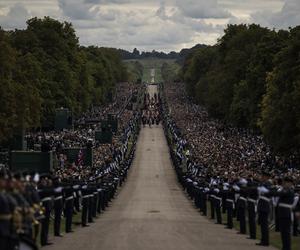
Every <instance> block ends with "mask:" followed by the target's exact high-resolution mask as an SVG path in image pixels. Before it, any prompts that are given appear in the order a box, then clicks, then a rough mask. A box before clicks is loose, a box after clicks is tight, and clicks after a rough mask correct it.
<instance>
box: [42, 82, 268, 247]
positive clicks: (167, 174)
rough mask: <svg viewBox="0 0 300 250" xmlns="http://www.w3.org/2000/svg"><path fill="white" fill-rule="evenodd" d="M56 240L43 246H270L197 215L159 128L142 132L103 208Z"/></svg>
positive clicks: (153, 88) (144, 129) (151, 87)
mask: <svg viewBox="0 0 300 250" xmlns="http://www.w3.org/2000/svg"><path fill="white" fill-rule="evenodd" d="M149 88H150V92H152V93H153V91H155V90H156V86H149ZM54 243H55V244H54V245H52V246H48V247H45V248H43V249H45V250H48V249H49V250H52V249H53V250H54V249H55V250H82V249H83V250H102V249H103V250H110V249H112V250H118V249H128V250H148V249H149V250H150V249H151V250H154V249H157V250H158V249H159V250H177V249H178V250H179V249H182V250H199V249H200V250H219V249H220V250H235V249H238V250H248V249H249V250H250V249H251V250H255V249H272V248H265V247H264V248H261V247H258V246H255V241H253V240H247V239H246V236H245V235H244V236H241V235H237V234H236V231H235V230H227V229H224V226H222V225H215V224H214V223H213V222H212V221H209V220H208V219H207V218H205V217H203V216H201V215H200V213H199V212H198V211H197V210H196V209H195V207H194V206H193V204H192V202H191V201H189V200H188V199H187V198H186V196H185V194H184V192H183V191H182V189H181V187H180V186H179V185H178V183H177V180H176V176H175V173H174V170H173V168H172V166H171V162H170V158H169V151H168V148H167V144H166V139H165V137H164V133H163V129H162V127H161V126H154V127H152V128H148V127H146V128H143V129H142V130H141V133H140V137H139V140H138V144H137V151H136V157H135V160H134V163H133V166H132V169H131V172H130V174H129V178H128V180H127V182H126V184H125V185H124V186H123V188H122V189H121V190H120V191H119V194H118V196H117V197H116V199H115V200H114V201H113V202H112V204H111V205H110V207H109V208H108V209H107V211H106V212H105V213H104V214H101V216H100V218H99V219H98V220H97V221H96V223H93V224H91V226H90V227H88V228H76V232H74V233H72V234H67V235H65V237H63V238H59V239H57V238H55V242H54Z"/></svg>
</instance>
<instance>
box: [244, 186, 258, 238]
mask: <svg viewBox="0 0 300 250" xmlns="http://www.w3.org/2000/svg"><path fill="white" fill-rule="evenodd" d="M257 185H258V184H257V183H255V182H254V181H251V182H248V198H247V208H248V223H249V234H250V237H249V238H250V239H253V240H255V239H256V210H257V197H258V196H257Z"/></svg>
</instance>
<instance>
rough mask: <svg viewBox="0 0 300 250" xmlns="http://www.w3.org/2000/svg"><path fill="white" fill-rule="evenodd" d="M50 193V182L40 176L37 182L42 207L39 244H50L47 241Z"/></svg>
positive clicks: (50, 206) (45, 177)
mask: <svg viewBox="0 0 300 250" xmlns="http://www.w3.org/2000/svg"><path fill="white" fill-rule="evenodd" d="M52 195H53V187H52V183H51V182H50V180H49V179H48V177H47V176H43V177H42V178H41V183H40V184H39V196H40V198H41V203H42V206H43V208H44V218H43V219H42V223H41V224H42V228H41V245H42V246H46V245H52V243H50V242H49V241H48V233H49V223H50V214H51V210H52Z"/></svg>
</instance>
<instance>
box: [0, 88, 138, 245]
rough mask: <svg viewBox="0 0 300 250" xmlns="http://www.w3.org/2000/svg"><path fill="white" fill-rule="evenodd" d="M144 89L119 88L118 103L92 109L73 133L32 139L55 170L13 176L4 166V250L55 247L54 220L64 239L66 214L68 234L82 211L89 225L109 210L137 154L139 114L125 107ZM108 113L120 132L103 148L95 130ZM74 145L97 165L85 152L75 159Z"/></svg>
mask: <svg viewBox="0 0 300 250" xmlns="http://www.w3.org/2000/svg"><path fill="white" fill-rule="evenodd" d="M139 91H143V89H142V87H141V86H140V87H136V86H133V85H129V84H128V83H122V84H119V85H118V88H117V92H116V97H115V100H114V102H113V103H111V104H108V105H106V106H104V107H99V108H93V109H91V110H90V111H88V112H87V113H86V114H84V115H83V116H82V117H81V118H80V119H78V120H77V124H79V125H78V126H76V127H75V128H74V129H71V130H63V131H50V132H43V133H42V132H38V133H30V134H28V135H27V142H28V149H29V150H33V149H34V148H36V147H37V145H39V147H38V148H40V149H42V150H43V151H53V152H55V154H54V156H55V159H56V162H57V164H56V166H55V168H54V171H53V172H50V173H47V174H42V175H40V174H39V173H34V172H23V173H11V172H10V171H9V170H7V168H5V167H4V166H2V168H1V175H0V246H1V249H3V250H11V249H19V248H21V247H20V246H21V245H28V246H29V247H30V248H31V249H35V248H36V245H37V244H36V243H38V244H40V245H42V246H44V245H48V244H51V242H49V237H48V236H49V234H50V233H49V232H50V231H49V229H50V222H51V221H52V220H53V223H52V224H53V234H54V236H56V237H61V236H62V234H61V228H62V227H61V224H62V223H63V221H62V215H63V216H64V218H65V219H64V223H65V232H66V233H70V232H73V224H74V221H73V220H74V216H75V215H76V214H78V213H79V212H80V215H81V216H80V224H81V225H82V226H83V227H85V226H88V223H90V222H93V220H94V219H95V218H96V217H97V216H98V215H99V214H100V213H102V212H103V211H104V210H105V208H106V207H107V206H108V203H109V201H111V199H112V198H113V197H114V195H115V193H116V191H117V188H118V186H120V185H122V183H123V182H124V180H125V179H126V177H127V172H128V170H129V168H130V166H131V162H132V159H133V156H134V151H135V142H136V138H137V134H138V131H139V121H140V113H139V112H138V111H134V110H128V109H126V107H127V105H128V103H129V102H130V100H131V98H132V95H133V94H137V93H138V92H139ZM108 114H114V115H115V117H117V119H118V121H119V123H118V129H117V131H115V132H114V133H113V139H112V143H105V144H102V143H100V142H99V141H97V140H96V139H95V131H97V130H98V129H100V128H101V121H102V120H103V119H107V115H108ZM91 120H93V121H94V122H93V123H92V124H91ZM86 123H87V124H86ZM69 147H79V148H85V147H88V148H91V149H92V151H93V164H92V165H86V164H84V161H83V158H84V157H85V156H84V155H83V151H81V150H80V151H79V153H78V157H77V158H78V159H77V160H75V161H70V160H69V159H68V158H67V155H66V154H65V152H64V150H65V149H66V148H69ZM38 237H39V238H38Z"/></svg>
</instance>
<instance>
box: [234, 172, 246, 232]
mask: <svg viewBox="0 0 300 250" xmlns="http://www.w3.org/2000/svg"><path fill="white" fill-rule="evenodd" d="M247 183H248V182H247V180H245V179H244V178H242V179H241V180H240V182H239V184H240V186H241V189H240V191H239V194H240V196H239V198H238V200H237V210H238V213H237V214H238V219H239V222H240V231H239V233H240V234H246V207H247V199H246V197H247V193H246V189H245V188H246V185H247Z"/></svg>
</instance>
